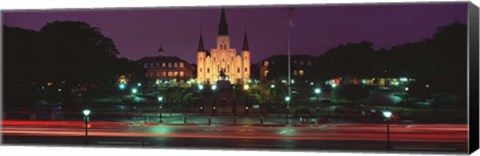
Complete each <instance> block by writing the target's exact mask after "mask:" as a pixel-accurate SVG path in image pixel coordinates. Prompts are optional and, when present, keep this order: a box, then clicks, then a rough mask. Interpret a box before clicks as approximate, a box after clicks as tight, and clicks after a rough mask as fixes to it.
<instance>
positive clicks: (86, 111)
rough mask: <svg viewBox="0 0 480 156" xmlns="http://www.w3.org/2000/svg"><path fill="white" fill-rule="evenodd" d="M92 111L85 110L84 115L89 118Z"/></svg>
mask: <svg viewBox="0 0 480 156" xmlns="http://www.w3.org/2000/svg"><path fill="white" fill-rule="evenodd" d="M90 113H91V111H90V110H89V109H85V110H83V115H85V116H88V115H90Z"/></svg>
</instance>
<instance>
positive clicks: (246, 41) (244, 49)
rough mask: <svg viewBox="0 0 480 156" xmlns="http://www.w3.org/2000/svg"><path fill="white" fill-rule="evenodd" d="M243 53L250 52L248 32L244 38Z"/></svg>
mask: <svg viewBox="0 0 480 156" xmlns="http://www.w3.org/2000/svg"><path fill="white" fill-rule="evenodd" d="M242 50H243V51H249V50H250V48H249V47H248V37H247V32H245V36H244V37H243V47H242Z"/></svg>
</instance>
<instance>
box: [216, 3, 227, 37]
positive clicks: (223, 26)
mask: <svg viewBox="0 0 480 156" xmlns="http://www.w3.org/2000/svg"><path fill="white" fill-rule="evenodd" d="M218 35H228V24H227V17H226V16H225V9H224V8H222V13H221V15H220V24H218Z"/></svg>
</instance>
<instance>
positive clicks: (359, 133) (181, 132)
mask: <svg viewBox="0 0 480 156" xmlns="http://www.w3.org/2000/svg"><path fill="white" fill-rule="evenodd" d="M390 131H391V133H390V141H391V146H390V149H391V150H396V151H403V150H419V151H442V152H457V153H458V152H463V153H464V152H466V150H467V139H468V138H467V137H468V135H467V132H468V127H467V125H465V124H393V125H391V126H390ZM2 134H3V137H4V138H3V139H4V140H3V141H4V143H7V144H42V145H44V144H55V145H58V144H67V145H81V146H82V145H85V130H84V125H83V123H82V122H72V121H70V122H54V121H44V122H41V121H4V123H3V127H2ZM386 136H387V135H386V126H385V125H384V124H320V125H316V124H312V125H246V124H242V125H206V124H186V125H183V124H144V123H140V122H92V123H91V124H89V133H88V143H89V145H102V146H145V147H209V148H260V149H263V148H266V149H272V148H275V149H305V150H320V149H330V150H335V149H338V150H345V149H353V150H385V149H386V147H387V146H386V140H387V139H386Z"/></svg>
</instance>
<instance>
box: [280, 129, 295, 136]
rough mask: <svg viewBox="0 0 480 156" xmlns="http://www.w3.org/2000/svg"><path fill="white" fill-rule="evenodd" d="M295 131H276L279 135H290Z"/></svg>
mask: <svg viewBox="0 0 480 156" xmlns="http://www.w3.org/2000/svg"><path fill="white" fill-rule="evenodd" d="M295 132H296V131H295V130H294V129H282V130H280V131H279V132H278V134H280V135H292V134H293V133H295Z"/></svg>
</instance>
